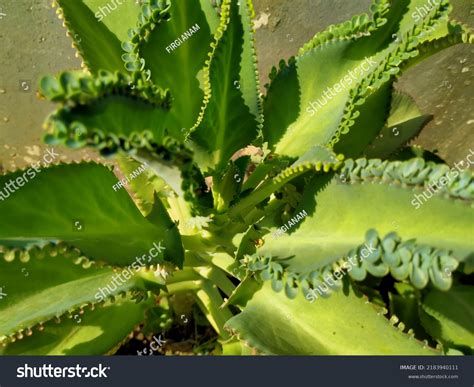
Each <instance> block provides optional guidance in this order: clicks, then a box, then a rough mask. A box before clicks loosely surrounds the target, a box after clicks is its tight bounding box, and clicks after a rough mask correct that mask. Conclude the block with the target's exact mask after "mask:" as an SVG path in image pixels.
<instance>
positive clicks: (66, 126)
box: [40, 70, 169, 155]
mask: <svg viewBox="0 0 474 387" xmlns="http://www.w3.org/2000/svg"><path fill="white" fill-rule="evenodd" d="M40 87H41V93H42V95H44V96H45V97H46V98H48V99H49V100H51V101H54V102H61V103H62V105H63V106H62V107H61V108H60V109H58V111H57V112H56V113H54V114H53V115H51V116H50V117H49V118H48V121H47V126H48V129H49V133H48V134H47V135H46V138H45V141H46V142H47V143H49V144H65V145H67V146H69V147H71V148H80V147H84V146H86V145H89V146H94V147H97V148H99V149H100V151H101V152H102V153H103V154H106V155H110V154H113V153H115V152H116V151H117V150H118V149H119V148H120V149H123V150H124V151H127V152H129V151H131V150H134V149H137V148H148V149H152V147H153V146H156V144H161V143H162V141H163V138H164V136H165V134H166V127H165V120H166V117H167V115H168V114H169V113H168V112H169V109H168V103H169V95H168V93H167V92H165V91H163V90H161V89H160V88H158V87H155V86H153V85H149V84H146V83H145V82H144V81H143V80H138V81H137V82H136V84H134V85H132V84H131V81H130V78H129V77H128V76H125V75H123V74H121V73H118V72H115V73H111V72H108V71H105V70H100V71H99V73H98V74H97V76H94V77H92V76H90V75H87V74H84V73H82V72H70V71H67V72H63V73H61V74H59V75H58V76H57V78H54V77H44V78H43V79H42V80H41V83H40Z"/></svg>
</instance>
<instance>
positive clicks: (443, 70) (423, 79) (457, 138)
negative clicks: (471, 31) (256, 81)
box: [0, 0, 474, 170]
mask: <svg viewBox="0 0 474 387" xmlns="http://www.w3.org/2000/svg"><path fill="white" fill-rule="evenodd" d="M130 1H131V0H130ZM50 3H51V1H50V0H0V18H1V19H0V169H1V166H2V164H3V167H4V168H5V169H7V170H12V169H14V168H17V167H22V166H25V165H29V164H30V163H32V162H34V161H36V160H38V159H39V158H40V155H42V153H43V149H44V145H43V144H42V143H41V136H42V134H43V130H42V123H43V122H44V120H45V118H46V116H47V115H48V114H49V113H50V112H52V111H53V109H54V106H53V105H52V104H49V103H47V102H45V101H40V100H38V99H37V98H36V87H37V86H36V85H37V83H38V80H39V79H40V78H41V76H42V75H44V74H55V73H57V72H59V71H61V70H66V69H78V68H80V60H79V59H78V58H76V57H75V51H74V50H73V49H72V47H71V42H70V41H69V38H68V37H67V36H66V31H65V29H64V28H63V27H62V22H61V21H60V20H58V18H57V17H56V15H55V13H54V11H53V10H52V9H51V7H50ZM370 3H371V0H254V5H255V10H256V23H257V24H256V26H257V48H258V53H259V67H260V75H261V78H262V84H264V83H266V82H267V79H268V78H267V74H268V73H269V71H270V70H271V67H272V66H273V65H275V64H277V63H278V61H279V60H280V59H282V58H284V59H287V58H288V57H290V56H292V55H295V54H296V53H297V51H298V48H299V47H300V46H302V45H303V44H304V43H305V42H306V41H308V40H309V39H310V38H311V37H312V36H313V35H314V34H315V33H316V32H318V31H321V30H323V29H325V28H326V27H327V26H329V25H330V24H334V23H339V22H342V21H345V20H347V19H350V18H351V17H352V15H354V14H358V13H361V12H366V11H367V10H368V6H369V4H370ZM452 4H453V5H454V12H453V16H454V17H455V18H456V19H458V20H460V21H463V22H464V23H466V24H468V25H470V26H473V25H474V3H473V2H472V1H471V0H452ZM473 59H474V46H467V45H461V46H456V47H453V48H451V49H449V50H446V51H444V52H443V53H441V54H438V55H436V56H434V57H432V58H430V60H428V61H425V62H423V63H422V64H420V65H418V66H417V67H415V68H413V69H411V70H409V71H408V72H407V73H406V74H405V75H404V76H403V79H402V80H401V81H400V82H399V84H398V85H397V86H398V88H399V89H401V90H403V91H405V92H407V93H409V94H410V95H412V96H413V97H414V98H415V100H416V101H417V103H418V105H419V106H420V108H421V110H422V111H423V112H424V113H429V114H433V115H434V119H433V121H432V122H431V123H430V124H429V125H428V126H427V127H426V128H425V130H424V132H423V133H422V134H421V135H420V137H419V138H417V139H416V140H415V143H416V144H419V145H421V146H423V147H425V148H426V149H429V150H434V149H437V150H438V151H439V155H440V156H441V157H442V158H444V159H446V160H447V161H448V162H449V163H453V162H455V161H458V160H461V159H463V158H465V156H466V155H467V153H468V151H469V149H470V147H472V148H473V149H474V130H473V128H474V109H473V106H474V93H473V90H474V89H473V80H474V77H473V71H474V67H473ZM58 150H60V153H61V158H63V159H68V160H70V159H76V160H77V159H81V158H86V159H90V158H96V156H95V155H94V154H93V153H91V151H90V150H81V151H74V152H72V151H70V150H67V149H64V148H61V149H58Z"/></svg>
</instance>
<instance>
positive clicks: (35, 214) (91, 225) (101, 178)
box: [0, 163, 184, 266]
mask: <svg viewBox="0 0 474 387" xmlns="http://www.w3.org/2000/svg"><path fill="white" fill-rule="evenodd" d="M29 171H30V172H28V171H26V172H23V171H18V172H15V173H12V174H8V175H4V176H0V187H4V186H5V184H7V183H8V182H9V181H13V180H14V179H15V180H16V181H18V179H20V176H21V177H22V178H23V181H25V180H26V181H27V183H26V184H25V185H24V186H23V187H19V189H18V190H17V191H15V192H13V193H12V194H10V195H11V197H8V198H7V200H2V201H1V202H0V213H1V214H2V218H1V221H0V245H5V246H8V247H15V246H25V245H28V244H31V243H36V242H44V241H52V242H57V241H64V242H67V243H68V244H71V245H73V246H75V247H77V248H79V249H80V250H81V251H82V252H83V253H84V254H85V255H87V256H88V257H89V258H91V259H94V260H103V261H106V262H109V263H112V264H118V265H126V264H129V263H130V262H132V261H133V260H134V259H135V257H136V256H138V255H143V254H146V255H148V254H149V251H150V249H151V248H153V244H154V243H160V242H161V245H162V247H164V248H165V250H164V251H162V252H161V253H160V254H158V256H157V257H156V258H151V257H149V260H150V262H153V263H157V262H160V261H163V260H165V261H169V262H172V263H174V264H176V265H178V266H181V265H182V262H183V259H184V257H183V248H182V245H181V240H180V236H179V233H178V231H177V227H176V224H174V223H173V222H172V221H171V219H170V218H169V216H168V214H167V213H166V210H165V209H164V207H163V205H162V204H161V202H160V201H159V200H155V204H154V208H153V211H152V213H151V214H150V215H149V217H147V218H144V217H143V216H142V215H141V214H140V211H139V210H138V208H137V207H136V206H135V204H134V203H133V201H132V199H131V198H130V196H129V195H128V193H127V191H126V190H125V189H123V188H122V187H120V186H118V185H117V182H118V179H117V177H116V176H115V175H114V174H113V173H112V172H111V171H110V170H108V169H107V168H106V167H105V166H102V165H99V164H94V163H88V164H78V165H74V164H71V165H57V166H53V167H49V168H46V169H39V172H36V171H35V170H33V169H29ZM18 184H19V183H18ZM114 186H115V188H114ZM10 195H9V196H10ZM155 250H156V249H155Z"/></svg>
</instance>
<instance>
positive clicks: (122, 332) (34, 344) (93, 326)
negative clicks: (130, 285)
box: [0, 299, 151, 356]
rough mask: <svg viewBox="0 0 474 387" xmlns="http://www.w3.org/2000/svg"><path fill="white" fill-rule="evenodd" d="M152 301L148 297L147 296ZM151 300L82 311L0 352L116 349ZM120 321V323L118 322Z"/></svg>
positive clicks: (71, 353) (66, 352)
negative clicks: (82, 312)
mask: <svg viewBox="0 0 474 387" xmlns="http://www.w3.org/2000/svg"><path fill="white" fill-rule="evenodd" d="M150 300H151V299H150ZM147 307H150V302H140V303H138V304H137V303H135V302H134V301H131V300H130V299H126V300H120V301H117V302H116V303H107V304H105V305H103V306H101V307H98V308H96V309H95V310H93V311H87V312H85V313H84V314H74V316H72V318H67V319H66V318H64V319H63V321H61V323H60V324H57V323H56V322H54V321H50V322H47V323H46V324H44V325H43V328H44V329H43V330H42V331H41V332H33V334H32V335H31V336H25V337H23V338H22V339H21V340H17V341H15V342H14V343H12V344H9V345H7V346H6V347H5V348H4V349H3V350H0V353H1V354H2V355H6V356H11V355H33V356H36V355H41V356H45V355H67V356H78V355H88V356H91V355H104V354H109V353H113V352H115V350H116V349H117V348H118V347H119V346H120V345H121V344H122V342H123V341H124V340H125V339H126V338H127V336H128V335H129V334H130V333H131V332H132V331H133V329H134V328H135V326H136V325H137V324H139V323H141V322H142V321H143V320H144V319H145V309H146V308H147ZM117 322H120V323H117Z"/></svg>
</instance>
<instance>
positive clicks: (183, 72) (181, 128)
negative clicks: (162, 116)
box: [129, 0, 219, 138]
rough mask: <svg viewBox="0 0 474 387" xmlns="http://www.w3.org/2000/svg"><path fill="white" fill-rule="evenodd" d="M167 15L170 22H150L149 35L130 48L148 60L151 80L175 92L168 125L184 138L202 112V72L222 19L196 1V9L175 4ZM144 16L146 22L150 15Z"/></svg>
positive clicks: (202, 1)
mask: <svg viewBox="0 0 474 387" xmlns="http://www.w3.org/2000/svg"><path fill="white" fill-rule="evenodd" d="M167 13H168V14H169V18H168V20H167V21H166V22H160V23H153V22H152V21H150V23H149V24H148V26H145V27H144V30H147V32H148V33H147V34H145V33H144V32H143V31H142V32H140V33H139V34H138V35H136V36H135V37H134V38H133V39H132V42H130V43H129V44H130V45H131V47H133V53H135V54H136V55H137V56H138V58H140V60H144V62H143V63H144V69H143V72H144V73H145V74H147V78H149V79H150V81H151V82H153V83H154V84H156V85H159V86H161V87H163V88H168V89H170V90H171V93H172V95H173V102H172V106H171V111H170V114H169V115H168V116H167V118H166V120H167V121H166V123H165V125H166V127H168V129H169V130H170V132H171V133H173V134H174V135H175V136H176V137H177V138H183V136H185V135H186V134H187V133H188V132H189V130H190V128H191V127H192V126H193V125H194V124H195V122H196V119H197V117H198V115H199V112H200V109H201V105H202V101H203V99H204V91H203V90H202V84H200V83H202V79H201V77H202V74H201V72H202V70H203V68H204V66H205V62H206V59H207V58H208V53H209V51H210V50H211V41H212V40H213V36H212V34H213V33H214V32H215V30H216V29H217V25H218V21H219V19H218V16H217V13H216V11H215V9H213V8H212V6H211V4H210V2H209V1H208V0H198V1H193V3H192V5H191V4H189V3H187V2H186V1H172V2H171V5H170V7H169V9H168V10H167ZM142 15H143V18H144V19H145V20H146V18H147V17H146V14H142ZM149 18H150V19H153V18H151V17H149ZM145 36H146V37H145ZM134 40H137V42H133V41H134ZM143 63H142V64H143Z"/></svg>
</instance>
